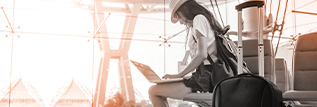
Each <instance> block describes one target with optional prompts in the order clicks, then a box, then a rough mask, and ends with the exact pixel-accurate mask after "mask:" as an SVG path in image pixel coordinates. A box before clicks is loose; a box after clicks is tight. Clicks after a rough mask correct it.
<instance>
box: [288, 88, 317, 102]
mask: <svg viewBox="0 0 317 107" xmlns="http://www.w3.org/2000/svg"><path fill="white" fill-rule="evenodd" d="M283 99H284V101H289V100H292V101H317V91H294V90H291V91H286V92H284V93H283Z"/></svg>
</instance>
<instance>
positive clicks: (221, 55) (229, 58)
mask: <svg viewBox="0 0 317 107" xmlns="http://www.w3.org/2000/svg"><path fill="white" fill-rule="evenodd" d="M229 29H230V26H226V27H225V28H224V29H223V33H222V34H220V35H217V36H215V40H216V45H217V55H218V59H219V60H220V62H224V63H225V64H226V65H227V69H228V70H231V71H232V72H233V74H234V75H237V74H238V59H237V53H238V51H237V46H236V44H235V43H234V42H233V41H232V40H231V39H230V38H229V36H228V35H226V33H227V32H228V30H229ZM242 72H243V73H251V72H250V70H249V69H248V68H247V64H246V63H245V62H244V61H243V70H242Z"/></svg>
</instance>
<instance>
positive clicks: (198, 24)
mask: <svg viewBox="0 0 317 107" xmlns="http://www.w3.org/2000/svg"><path fill="white" fill-rule="evenodd" d="M190 32H191V34H190V35H189V37H188V47H189V51H190V55H191V57H192V58H193V57H194V56H196V54H197V43H196V42H195V40H194V39H193V37H194V38H195V39H196V40H198V39H197V36H196V32H200V33H201V34H202V35H203V36H205V37H206V38H207V46H208V48H207V52H208V53H209V55H210V57H211V59H212V60H213V61H214V62H216V61H217V60H218V59H217V57H216V55H217V48H216V43H215V36H214V32H213V31H212V30H211V27H210V24H209V21H208V20H207V18H206V17H205V16H204V15H196V16H195V18H194V20H193V27H192V28H191V30H190ZM204 64H205V65H208V64H210V63H209V61H208V59H206V60H205V61H204Z"/></svg>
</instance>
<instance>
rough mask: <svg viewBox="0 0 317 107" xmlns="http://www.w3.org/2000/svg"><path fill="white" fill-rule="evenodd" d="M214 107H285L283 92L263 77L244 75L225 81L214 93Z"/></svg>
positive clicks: (217, 86)
mask: <svg viewBox="0 0 317 107" xmlns="http://www.w3.org/2000/svg"><path fill="white" fill-rule="evenodd" d="M213 94H214V95H213V101H212V102H213V105H212V107H283V105H284V104H283V102H282V100H283V98H282V91H281V90H279V89H278V87H277V86H276V85H275V84H274V83H273V82H271V81H269V80H266V79H265V78H263V77H260V76H257V75H254V74H250V73H244V74H240V75H237V76H234V77H230V78H227V79H224V80H223V81H221V82H219V83H218V84H217V85H216V87H215V88H214V91H213Z"/></svg>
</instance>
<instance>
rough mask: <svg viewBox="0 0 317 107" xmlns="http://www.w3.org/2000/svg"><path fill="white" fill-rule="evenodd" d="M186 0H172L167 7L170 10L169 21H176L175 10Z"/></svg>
mask: <svg viewBox="0 0 317 107" xmlns="http://www.w3.org/2000/svg"><path fill="white" fill-rule="evenodd" d="M186 1H188V0H172V1H171V2H170V5H169V9H170V10H171V21H172V23H176V22H177V21H178V18H177V16H176V15H175V13H176V11H177V10H178V8H179V7H180V6H182V5H183V4H184V3H185V2H186Z"/></svg>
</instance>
